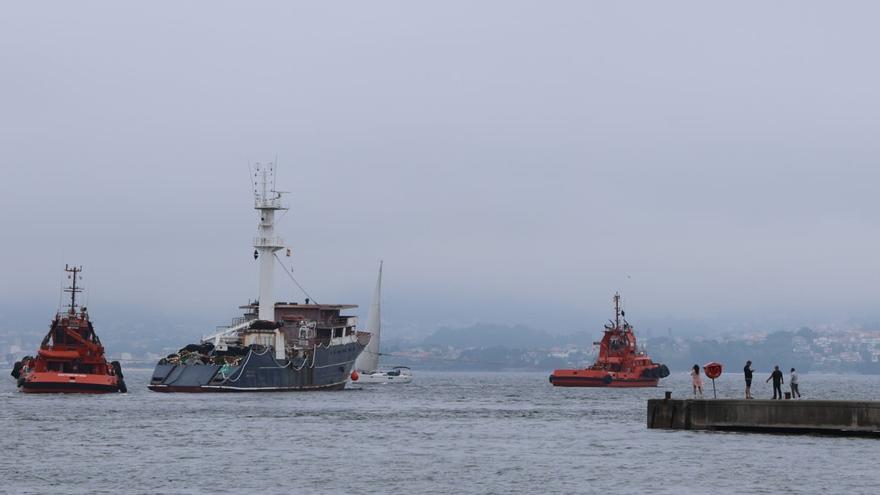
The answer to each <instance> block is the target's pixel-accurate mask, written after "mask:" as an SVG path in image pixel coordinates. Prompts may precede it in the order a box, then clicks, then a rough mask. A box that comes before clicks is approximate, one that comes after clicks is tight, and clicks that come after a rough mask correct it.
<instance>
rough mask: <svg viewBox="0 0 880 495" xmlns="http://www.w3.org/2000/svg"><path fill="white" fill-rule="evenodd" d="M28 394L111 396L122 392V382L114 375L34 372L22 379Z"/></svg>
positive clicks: (24, 390) (22, 385)
mask: <svg viewBox="0 0 880 495" xmlns="http://www.w3.org/2000/svg"><path fill="white" fill-rule="evenodd" d="M19 383H20V384H21V385H20V386H21V391H22V392H24V393H27V394H110V393H115V392H119V391H120V386H121V384H120V380H119V379H118V378H117V377H116V376H112V375H93V374H82V373H54V372H33V373H29V374H28V375H27V376H22V377H21V378H20V382H19Z"/></svg>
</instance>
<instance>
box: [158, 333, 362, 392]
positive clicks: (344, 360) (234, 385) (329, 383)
mask: <svg viewBox="0 0 880 495" xmlns="http://www.w3.org/2000/svg"><path fill="white" fill-rule="evenodd" d="M364 347H366V344H365V343H361V342H358V341H354V342H350V343H346V344H341V345H335V346H329V347H323V346H319V347H318V348H317V349H315V351H314V353H313V355H312V356H308V357H307V358H299V359H291V360H286V359H285V360H280V361H279V360H276V359H275V351H274V349H273V348H272V347H266V348H263V349H253V348H252V349H250V350H249V351H248V354H247V355H246V356H245V357H244V358H243V359H242V361H241V365H239V366H235V367H224V366H222V365H217V364H171V363H164V364H158V365H156V368H155V369H154V370H153V376H152V378H151V380H150V385H149V388H150V390H153V391H155V392H185V393H204V392H297V391H309V390H341V389H343V388H345V383H346V382H347V381H348V378H349V376H350V374H351V371H352V367H353V366H354V361H355V359H357V356H358V355H359V354H360V353H361V351H362V350H363V349H364ZM224 368H225V369H224Z"/></svg>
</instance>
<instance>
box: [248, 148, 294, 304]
mask: <svg viewBox="0 0 880 495" xmlns="http://www.w3.org/2000/svg"><path fill="white" fill-rule="evenodd" d="M254 209H256V210H257V211H259V212H260V222H259V224H258V233H259V235H258V236H257V237H255V238H254V249H255V251H254V256H256V257H257V258H258V259H259V260H260V310H259V314H258V315H257V318H259V319H261V320H268V321H275V296H274V295H273V294H272V288H273V277H272V273H273V272H274V270H273V269H274V268H275V260H274V258H275V255H274V253H275V251H278V250H279V249H282V248H283V247H284V241H283V240H282V239H281V237H277V236H276V235H275V212H276V211H278V210H286V209H287V208H285V207H284V206H283V205H282V204H281V193H280V192H278V191H276V190H275V164H274V163H268V164H266V165H261V164H259V163H257V164H256V166H255V167H254Z"/></svg>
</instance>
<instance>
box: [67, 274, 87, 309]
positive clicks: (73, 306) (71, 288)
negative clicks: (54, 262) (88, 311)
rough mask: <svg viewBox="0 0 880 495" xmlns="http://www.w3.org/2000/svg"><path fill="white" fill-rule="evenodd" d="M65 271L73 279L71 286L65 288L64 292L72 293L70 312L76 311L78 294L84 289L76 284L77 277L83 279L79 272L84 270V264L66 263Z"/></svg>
mask: <svg viewBox="0 0 880 495" xmlns="http://www.w3.org/2000/svg"><path fill="white" fill-rule="evenodd" d="M64 271H65V272H67V273H68V275H67V278H68V279H70V280H71V283H70V286H69V287H65V288H64V292H68V293H70V310H69V311H70V314H73V313H76V295H77V294H78V293H80V292H82V291H83V289H82V287H77V286H76V280H77V278H78V279H80V280H82V276H80V275H79V274H80V273H81V272H82V266H70V265H67V264H65V265H64Z"/></svg>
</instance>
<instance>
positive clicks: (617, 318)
mask: <svg viewBox="0 0 880 495" xmlns="http://www.w3.org/2000/svg"><path fill="white" fill-rule="evenodd" d="M614 328H620V293H619V292H615V293H614Z"/></svg>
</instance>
